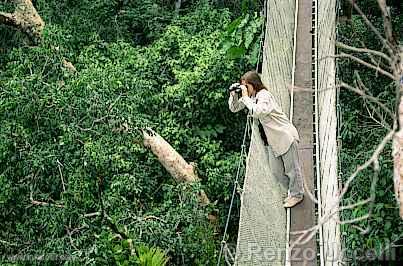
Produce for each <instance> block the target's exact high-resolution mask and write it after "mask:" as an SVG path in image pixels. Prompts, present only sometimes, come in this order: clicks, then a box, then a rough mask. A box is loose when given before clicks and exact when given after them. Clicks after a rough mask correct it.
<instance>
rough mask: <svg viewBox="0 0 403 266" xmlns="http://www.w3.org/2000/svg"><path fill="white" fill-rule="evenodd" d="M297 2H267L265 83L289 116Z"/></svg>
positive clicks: (286, 0) (263, 67) (264, 60)
mask: <svg viewBox="0 0 403 266" xmlns="http://www.w3.org/2000/svg"><path fill="white" fill-rule="evenodd" d="M294 13H295V0H281V1H267V22H266V35H265V36H266V37H265V40H264V46H263V65H262V81H263V83H264V84H265V85H267V87H268V88H269V89H270V91H271V92H272V93H273V95H274V96H275V97H276V99H277V101H278V102H279V104H280V106H281V108H282V109H283V111H284V113H285V114H286V115H287V116H288V117H289V110H290V93H289V89H290V84H291V83H292V78H291V77H292V65H293V56H292V55H293V46H294V44H293V39H294Z"/></svg>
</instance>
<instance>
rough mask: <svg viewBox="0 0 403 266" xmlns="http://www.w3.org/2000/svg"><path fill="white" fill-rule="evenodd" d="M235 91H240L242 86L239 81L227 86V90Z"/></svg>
mask: <svg viewBox="0 0 403 266" xmlns="http://www.w3.org/2000/svg"><path fill="white" fill-rule="evenodd" d="M231 91H235V92H236V93H241V92H242V88H241V84H240V83H234V84H232V85H231V86H230V87H229V88H228V92H231Z"/></svg>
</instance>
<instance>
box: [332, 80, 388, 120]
mask: <svg viewBox="0 0 403 266" xmlns="http://www.w3.org/2000/svg"><path fill="white" fill-rule="evenodd" d="M339 87H342V88H346V89H348V90H351V91H352V92H355V93H357V94H358V95H360V96H361V97H363V98H366V99H368V100H370V101H372V102H374V103H376V104H377V105H379V106H380V107H381V108H382V109H383V110H384V111H385V112H386V113H387V114H388V115H389V116H390V117H391V118H392V119H395V114H394V113H392V111H391V110H390V109H389V108H388V107H387V106H386V105H385V104H383V103H381V102H380V101H379V99H378V98H376V97H374V96H372V95H368V94H366V93H365V92H364V91H363V90H360V89H358V88H356V87H353V86H351V85H349V84H347V83H345V82H342V81H341V82H340V84H339Z"/></svg>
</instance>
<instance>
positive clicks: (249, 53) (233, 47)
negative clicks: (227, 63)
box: [221, 12, 264, 65]
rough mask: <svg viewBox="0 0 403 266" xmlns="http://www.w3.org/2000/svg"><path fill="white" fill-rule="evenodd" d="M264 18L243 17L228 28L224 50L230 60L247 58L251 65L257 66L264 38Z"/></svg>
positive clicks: (254, 15)
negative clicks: (261, 42)
mask: <svg viewBox="0 0 403 266" xmlns="http://www.w3.org/2000/svg"><path fill="white" fill-rule="evenodd" d="M263 23H264V18H263V17H260V16H258V15H257V13H256V12H255V13H254V14H253V16H251V15H250V14H246V15H242V16H240V17H238V18H236V19H235V20H234V21H232V22H231V23H230V24H229V25H228V26H227V28H226V36H225V38H224V41H223V42H222V44H221V45H222V48H223V49H224V50H225V51H227V55H228V56H229V58H243V57H244V58H246V59H247V60H248V62H249V63H250V64H251V65H256V63H257V61H258V53H259V49H260V42H259V41H260V40H261V38H262V36H263V31H262V24H263Z"/></svg>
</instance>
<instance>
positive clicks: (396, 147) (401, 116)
mask: <svg viewBox="0 0 403 266" xmlns="http://www.w3.org/2000/svg"><path fill="white" fill-rule="evenodd" d="M394 72H395V73H394V74H395V76H396V77H399V78H398V79H397V82H398V86H399V95H400V99H399V100H400V103H399V106H398V108H397V115H398V118H397V119H398V122H399V130H398V131H397V132H396V133H395V136H394V139H393V163H394V169H393V175H394V188H395V196H396V200H397V203H398V205H399V206H400V211H399V214H400V217H401V218H402V219H403V52H401V53H400V62H399V64H396V69H395V70H394Z"/></svg>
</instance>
